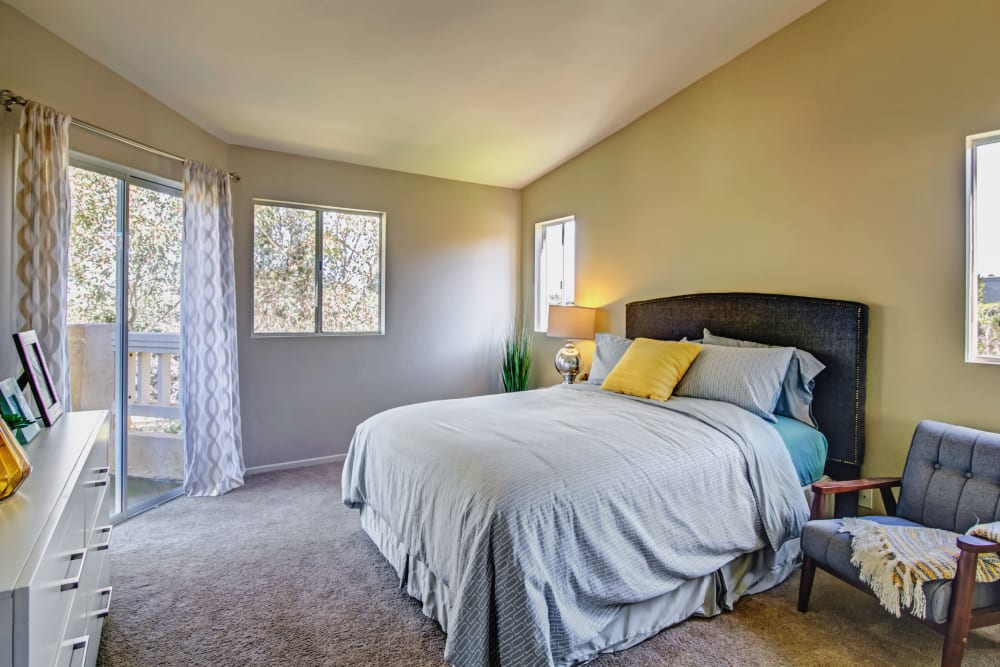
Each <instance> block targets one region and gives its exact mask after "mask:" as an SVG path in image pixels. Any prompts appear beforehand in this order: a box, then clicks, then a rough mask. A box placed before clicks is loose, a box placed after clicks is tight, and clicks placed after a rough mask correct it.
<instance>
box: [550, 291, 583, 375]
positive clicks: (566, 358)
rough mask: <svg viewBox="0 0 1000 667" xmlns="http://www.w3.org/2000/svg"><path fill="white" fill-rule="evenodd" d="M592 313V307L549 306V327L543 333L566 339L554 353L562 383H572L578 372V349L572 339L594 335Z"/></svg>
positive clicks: (581, 338)
mask: <svg viewBox="0 0 1000 667" xmlns="http://www.w3.org/2000/svg"><path fill="white" fill-rule="evenodd" d="M594 313H595V311H594V309H593V308H582V307H580V306H549V327H548V330H547V331H546V332H545V334H546V335H547V336H550V337H551V338H565V339H566V344H565V345H563V347H562V349H560V350H559V352H557V353H556V370H557V371H559V374H560V375H562V376H563V384H573V381H574V380H576V376H577V374H578V373H579V372H580V350H578V349H576V345H574V344H573V341H574V340H589V339H591V338H593V337H594Z"/></svg>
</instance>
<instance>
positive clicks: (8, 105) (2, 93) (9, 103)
mask: <svg viewBox="0 0 1000 667" xmlns="http://www.w3.org/2000/svg"><path fill="white" fill-rule="evenodd" d="M27 103H28V100H26V99H24V98H23V97H21V96H20V95H15V94H14V91H12V90H10V89H7V88H4V89H3V90H0V105H2V106H3V107H4V108H5V109H6V110H7V111H13V109H12V107H13V106H14V105H17V106H22V107H23V106H24V105H26V104H27ZM70 122H71V124H73V125H76V126H77V127H78V128H80V129H81V130H86V131H88V132H93V133H94V134H99V135H101V136H102V137H107V138H108V139H114V140H115V141H118V142H120V143H123V144H127V145H129V146H132V147H133V148H138V149H140V150H144V151H146V152H147V153H152V154H154V155H159V156H160V157H165V158H169V159H171V160H177V161H178V162H187V159H186V158H184V157H181V156H180V155H176V154H174V153H168V152H167V151H164V150H160V149H159V148H156V147H155V146H150V145H149V144H144V143H142V142H141V141H136V140H135V139H129V138H128V137H126V136H123V135H121V134H118V133H117V132H112V131H111V130H105V129H104V128H103V127H98V126H97V125H91V124H90V123H87V122H84V121H82V120H78V119H76V118H72V119H71V121H70ZM229 177H230V178H231V179H232V180H233V181H235V182H236V183H239V182H240V180H241V179H240V175H239V174H237V173H236V172H235V171H231V172H229Z"/></svg>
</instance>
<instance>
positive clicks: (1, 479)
mask: <svg viewBox="0 0 1000 667" xmlns="http://www.w3.org/2000/svg"><path fill="white" fill-rule="evenodd" d="M30 473H31V464H30V463H28V457H27V456H26V455H25V453H24V450H23V449H21V445H20V444H18V442H17V438H16V437H15V436H14V433H13V432H12V431H11V430H10V429H9V428H8V427H7V424H6V423H4V421H3V419H0V500H3V499H4V498H6V497H8V496H9V495H11V494H12V493H14V492H15V491H17V487H19V486H21V484H22V482H24V480H26V479H27V478H28V475H29V474H30Z"/></svg>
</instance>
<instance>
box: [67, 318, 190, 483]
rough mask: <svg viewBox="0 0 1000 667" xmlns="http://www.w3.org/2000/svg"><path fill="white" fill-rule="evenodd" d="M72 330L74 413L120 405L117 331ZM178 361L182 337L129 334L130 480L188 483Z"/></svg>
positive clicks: (102, 327) (77, 327)
mask: <svg viewBox="0 0 1000 667" xmlns="http://www.w3.org/2000/svg"><path fill="white" fill-rule="evenodd" d="M68 330H69V331H68V333H69V336H68V337H69V352H70V355H69V356H70V385H71V389H70V394H71V398H72V401H73V409H74V410H107V409H110V408H112V407H113V406H114V404H115V347H116V346H115V325H113V324H74V325H70V326H69V327H68ZM179 361H180V335H179V334H177V333H166V334H163V333H130V334H129V337H128V365H127V367H126V373H127V374H126V393H127V396H128V406H127V415H128V419H127V420H126V429H127V431H128V434H127V445H128V476H129V478H132V477H138V478H144V479H149V480H179V479H181V478H182V477H183V474H184V441H183V438H182V437H181V435H180V418H181V409H180V384H179V372H180V363H179ZM112 465H113V464H112Z"/></svg>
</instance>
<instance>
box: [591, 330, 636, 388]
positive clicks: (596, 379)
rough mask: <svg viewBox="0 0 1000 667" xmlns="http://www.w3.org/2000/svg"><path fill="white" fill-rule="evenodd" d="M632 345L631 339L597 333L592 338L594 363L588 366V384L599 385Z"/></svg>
mask: <svg viewBox="0 0 1000 667" xmlns="http://www.w3.org/2000/svg"><path fill="white" fill-rule="evenodd" d="M631 344H632V339H631V338H625V337H624V336H616V335H614V334H609V333H599V334H597V335H595V336H594V363H592V364H591V365H590V379H589V380H587V382H589V383H590V384H601V383H602V382H604V379H605V378H606V377H608V373H610V372H611V369H612V368H614V367H615V365H617V364H618V362H619V361H620V360H621V358H622V355H623V354H625V350H627V349H628V348H629V346H630V345H631Z"/></svg>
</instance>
